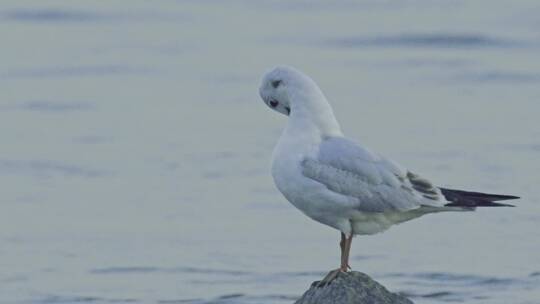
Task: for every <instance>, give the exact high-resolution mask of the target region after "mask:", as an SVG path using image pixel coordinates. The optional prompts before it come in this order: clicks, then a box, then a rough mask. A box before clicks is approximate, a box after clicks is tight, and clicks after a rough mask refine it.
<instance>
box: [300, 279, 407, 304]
mask: <svg viewBox="0 0 540 304" xmlns="http://www.w3.org/2000/svg"><path fill="white" fill-rule="evenodd" d="M317 283H318V281H317V282H313V284H311V287H310V288H309V289H308V291H306V292H305V293H304V295H303V296H302V297H301V298H300V299H299V300H297V301H296V302H295V304H330V303H331V304H349V303H361V304H379V303H381V304H386V303H387V304H390V303H391V304H413V302H412V301H411V300H409V299H407V298H405V297H403V296H400V295H398V294H395V293H391V292H389V291H388V290H387V289H386V288H385V287H384V286H382V285H381V284H379V283H377V282H376V281H375V280H373V279H372V278H370V277H369V276H368V275H367V274H364V273H361V272H357V271H351V272H347V273H339V274H338V276H337V277H336V278H335V279H334V280H333V281H332V282H331V283H330V284H329V285H326V286H322V287H317Z"/></svg>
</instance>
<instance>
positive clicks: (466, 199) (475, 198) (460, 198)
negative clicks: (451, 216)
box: [439, 188, 520, 207]
mask: <svg viewBox="0 0 540 304" xmlns="http://www.w3.org/2000/svg"><path fill="white" fill-rule="evenodd" d="M439 189H440V190H441V193H442V194H443V195H444V197H445V198H446V199H447V200H448V201H450V202H451V203H448V204H446V205H445V206H448V207H515V206H514V205H511V204H502V203H495V201H504V200H512V199H519V198H520V197H519V196H515V195H506V194H504V195H503V194H490V193H481V192H471V191H464V190H456V189H448V188H439Z"/></svg>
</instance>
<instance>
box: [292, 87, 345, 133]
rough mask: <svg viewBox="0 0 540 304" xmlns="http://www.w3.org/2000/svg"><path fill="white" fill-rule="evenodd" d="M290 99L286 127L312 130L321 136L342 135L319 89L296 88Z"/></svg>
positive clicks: (332, 112) (330, 108)
mask: <svg viewBox="0 0 540 304" xmlns="http://www.w3.org/2000/svg"><path fill="white" fill-rule="evenodd" d="M289 98H290V99H291V114H290V117H289V123H288V128H294V129H297V128H299V129H303V130H302V131H303V132H305V131H307V130H312V131H314V132H315V133H318V135H319V136H321V137H330V136H342V135H343V134H342V132H341V128H340V126H339V123H338V122H337V120H336V117H335V116H334V111H333V110H332V107H331V106H330V104H329V103H328V101H327V100H326V97H325V96H324V95H323V93H322V92H321V90H320V89H319V88H318V87H317V88H316V89H312V90H309V91H307V90H303V91H300V90H298V91H297V92H295V93H294V95H292V96H289Z"/></svg>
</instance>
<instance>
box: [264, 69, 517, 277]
mask: <svg viewBox="0 0 540 304" xmlns="http://www.w3.org/2000/svg"><path fill="white" fill-rule="evenodd" d="M259 93H260V95H261V98H262V99H263V101H264V102H265V104H266V105H268V106H269V107H270V108H271V109H272V110H275V111H277V112H280V113H282V114H285V115H287V116H289V119H288V123H287V126H286V128H285V130H284V131H283V134H282V135H281V138H280V139H279V142H278V144H277V146H276V147H275V149H274V153H273V156H272V176H273V178H274V183H275V184H276V186H277V188H278V189H279V191H280V192H281V193H282V194H283V195H284V196H285V198H286V199H287V200H288V201H289V202H291V203H292V204H293V205H294V206H295V207H296V208H298V209H300V210H301V211H302V212H303V213H304V214H305V215H307V216H309V217H310V218H312V219H314V220H315V221H318V222H320V223H323V224H325V225H328V226H330V227H333V228H335V229H337V230H339V231H340V232H341V242H340V247H341V264H340V267H339V268H338V269H336V270H333V271H331V272H330V273H329V274H328V275H327V276H326V277H325V278H324V279H323V280H322V281H321V283H320V286H321V285H325V284H327V283H329V282H331V281H332V280H333V279H334V278H335V277H336V276H337V274H338V273H340V272H347V271H348V269H349V268H350V266H349V252H350V249H351V242H352V238H353V236H354V235H367V234H375V233H379V232H382V231H384V230H386V229H388V228H390V226H392V225H394V224H399V223H402V222H405V221H409V220H412V219H414V218H417V217H419V216H422V215H424V214H427V213H433V212H441V211H470V210H474V209H475V207H498V206H512V205H507V204H501V203H496V202H495V201H500V200H507V199H516V198H519V197H517V196H511V195H498V194H487V193H479V192H469V191H462V190H453V189H447V188H441V187H437V186H435V185H433V184H432V183H431V182H430V181H429V180H428V179H426V178H423V177H421V176H419V175H418V174H416V173H413V172H411V171H409V170H407V169H405V168H403V167H401V166H400V165H398V164H396V163H395V162H393V161H391V160H389V159H387V158H384V157H382V156H380V155H378V154H377V153H375V152H372V151H370V150H368V149H367V148H365V147H363V146H362V145H360V144H358V143H355V142H353V141H351V140H350V139H347V138H346V137H344V135H343V133H342V132H341V129H340V127H339V124H338V122H337V120H336V118H335V117H334V113H333V111H332V108H331V107H330V104H329V103H328V101H327V100H326V97H325V96H324V95H323V93H322V91H321V90H320V89H319V87H318V86H317V84H316V83H315V82H314V81H313V80H312V79H311V78H310V77H308V76H307V75H305V74H303V73H302V72H300V71H298V70H296V69H294V68H291V67H286V66H279V67H276V68H274V69H272V70H271V71H269V72H268V73H266V74H265V75H264V77H263V79H262V83H261V86H260V89H259Z"/></svg>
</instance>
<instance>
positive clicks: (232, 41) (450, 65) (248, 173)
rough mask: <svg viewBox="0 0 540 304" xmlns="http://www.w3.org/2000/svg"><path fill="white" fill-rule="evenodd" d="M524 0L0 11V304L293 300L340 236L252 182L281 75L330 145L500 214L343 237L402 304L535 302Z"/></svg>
mask: <svg viewBox="0 0 540 304" xmlns="http://www.w3.org/2000/svg"><path fill="white" fill-rule="evenodd" d="M539 13H540V6H539V5H538V3H537V1H532V0H530V1H520V2H516V3H512V5H511V6H510V5H508V3H507V2H504V1H474V2H473V1H468V2H466V1H424V0H416V1H400V2H399V3H396V2H395V1H358V2H357V1H343V2H340V3H339V4H336V3H331V2H326V1H309V2H308V1H299V2H295V3H289V2H288V1H259V2H256V3H255V2H251V1H233V2H229V3H227V4H225V3H221V2H217V1H161V2H147V1H108V2H96V1H92V2H91V1H86V2H81V1H77V2H74V1H50V2H47V3H45V2H42V1H3V3H2V6H1V8H0V24H1V26H0V37H1V41H2V47H1V48H0V58H1V60H0V138H1V139H2V145H1V149H0V185H2V196H1V200H0V202H1V210H2V211H1V212H0V295H1V296H0V302H2V303H74V302H81V303H86V302H88V303H292V302H293V301H294V299H296V298H297V297H298V296H299V295H300V294H301V293H302V292H303V291H304V290H306V289H307V288H308V286H309V284H310V283H311V282H312V281H314V280H317V279H320V278H321V277H322V276H323V275H324V274H325V273H326V271H328V270H330V269H332V268H334V267H336V266H337V263H338V254H339V253H338V241H339V234H338V233H337V232H336V231H333V230H332V229H329V228H327V227H325V226H323V225H320V224H318V223H315V222H313V221H311V220H309V219H308V218H306V217H305V216H303V215H301V214H300V213H299V212H298V211H296V210H295V209H293V207H291V206H290V205H289V204H288V203H287V202H286V201H285V200H284V199H283V198H282V197H281V196H280V195H279V194H278V192H277V191H276V189H275V188H274V186H273V183H272V181H271V178H270V174H269V161H270V155H271V150H272V148H273V146H274V144H275V143H276V141H277V138H278V136H279V134H280V131H281V129H282V128H283V126H284V124H285V117H282V116H279V115H277V114H276V113H274V112H271V111H269V110H268V109H267V108H266V107H265V106H264V105H263V103H262V102H261V101H260V100H259V97H258V96H257V88H258V82H259V77H260V75H261V74H262V73H263V72H264V71H265V70H266V69H268V68H270V67H271V66H273V65H275V64H278V63H286V64H291V65H294V66H297V67H298V68H300V69H302V70H304V71H305V72H307V73H308V74H310V75H311V76H312V77H313V78H315V79H316V81H317V82H318V83H319V84H320V86H321V87H322V88H323V90H324V91H325V93H326V94H327V96H328V97H329V99H330V100H331V101H332V103H333V106H334V109H335V112H336V115H337V117H338V119H339V120H340V122H341V124H342V127H343V129H344V131H345V132H346V133H347V134H348V135H349V136H351V137H353V138H355V139H356V140H359V141H361V142H363V143H364V144H366V145H368V146H370V147H372V148H373V149H375V150H377V151H380V152H381V153H383V154H384V155H387V156H389V157H391V158H393V159H395V160H396V161H398V162H400V163H402V164H405V165H407V166H408V167H410V168H412V169H415V171H416V172H419V173H421V174H423V175H425V176H427V177H430V178H431V179H432V180H434V181H435V182H437V183H439V184H441V185H445V186H452V187H456V188H465V189H471V190H480V191H491V192H495V193H508V194H517V195H520V196H522V197H523V199H521V200H520V201H517V202H516V204H518V205H519V207H518V208H511V209H510V208H501V209H489V210H486V209H482V210H479V211H478V212H476V213H468V214H438V215H431V216H426V217H423V218H421V219H417V220H415V221H412V222H409V223H406V224H403V225H401V226H398V227H394V228H392V229H391V230H390V231H388V232H386V233H384V234H380V235H376V236H371V237H358V238H356V239H355V241H354V242H353V249H352V254H353V259H352V261H351V264H352V266H353V268H354V269H356V270H361V271H364V272H366V273H368V274H370V275H372V276H373V277H374V278H375V279H377V280H379V281H380V282H382V283H383V284H385V285H386V286H387V287H388V288H389V289H391V290H393V291H396V292H401V293H403V294H406V295H408V296H410V297H411V298H412V299H413V300H414V301H415V302H416V303H443V302H466V303H522V304H525V303H540V275H539V273H540V255H539V254H538V252H540V242H538V240H539V239H540V232H539V230H538V223H539V222H540V191H539V190H538V186H537V184H538V181H539V180H540V173H539V172H540V170H539V169H540V148H539V147H540V123H539V121H538V114H539V113H540V112H539V111H540V105H539V103H538V101H539V99H540V58H539V56H538V54H539V51H540V36H538V32H539V29H540V22H539V21H538V18H537V17H538V14H539Z"/></svg>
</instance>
